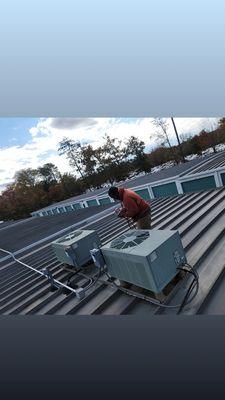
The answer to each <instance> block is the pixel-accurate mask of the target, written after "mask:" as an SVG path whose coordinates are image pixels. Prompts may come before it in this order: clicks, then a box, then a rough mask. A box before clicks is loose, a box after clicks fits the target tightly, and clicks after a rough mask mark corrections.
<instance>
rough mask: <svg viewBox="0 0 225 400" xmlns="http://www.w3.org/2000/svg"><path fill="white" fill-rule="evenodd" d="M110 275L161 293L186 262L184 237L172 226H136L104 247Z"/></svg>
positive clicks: (103, 252) (103, 251) (103, 250)
mask: <svg viewBox="0 0 225 400" xmlns="http://www.w3.org/2000/svg"><path fill="white" fill-rule="evenodd" d="M101 251H102V254H103V256H104V259H105V263H106V265H107V267H108V272H109V275H110V276H112V277H115V278H119V279H121V280H124V281H126V282H130V283H133V284H134V285H136V286H140V287H142V288H145V289H148V290H151V291H152V292H154V293H160V292H161V291H162V290H163V289H164V288H165V286H166V285H167V284H168V283H169V282H170V281H171V280H172V279H173V278H174V276H175V275H176V274H177V273H178V270H177V267H179V266H181V265H182V264H183V262H186V257H185V253H184V250H183V247H182V243H181V239H180V236H179V233H178V232H177V231H172V230H157V229H152V230H136V229H133V230H131V231H129V232H126V233H124V234H123V235H121V236H119V237H118V238H117V239H115V240H113V241H112V242H111V243H108V244H106V245H104V246H102V247H101Z"/></svg>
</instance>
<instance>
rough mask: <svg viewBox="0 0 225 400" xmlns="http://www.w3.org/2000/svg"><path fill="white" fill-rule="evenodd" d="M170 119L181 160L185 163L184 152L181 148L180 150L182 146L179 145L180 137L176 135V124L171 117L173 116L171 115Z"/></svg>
mask: <svg viewBox="0 0 225 400" xmlns="http://www.w3.org/2000/svg"><path fill="white" fill-rule="evenodd" d="M171 120H172V123H173V127H174V130H175V134H176V137H177V141H178V146H179V149H180V155H181V158H182V160H183V162H184V163H185V162H186V160H185V157H184V154H183V150H182V146H181V142H180V138H179V136H178V133H177V128H176V125H175V122H174V119H173V117H171Z"/></svg>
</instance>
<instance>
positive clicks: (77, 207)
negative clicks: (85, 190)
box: [73, 203, 81, 210]
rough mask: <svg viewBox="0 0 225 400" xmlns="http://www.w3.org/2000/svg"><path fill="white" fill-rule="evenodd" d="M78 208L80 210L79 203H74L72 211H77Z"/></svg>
mask: <svg viewBox="0 0 225 400" xmlns="http://www.w3.org/2000/svg"><path fill="white" fill-rule="evenodd" d="M80 208H81V205H80V203H75V204H73V209H74V210H79V209H80Z"/></svg>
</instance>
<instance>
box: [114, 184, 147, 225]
mask: <svg viewBox="0 0 225 400" xmlns="http://www.w3.org/2000/svg"><path fill="white" fill-rule="evenodd" d="M118 190H119V196H120V200H121V202H122V204H123V211H122V213H123V215H124V216H125V217H127V218H134V219H135V220H137V219H139V218H142V217H144V216H145V215H146V214H147V213H148V212H150V205H149V204H148V203H147V202H146V201H145V200H144V199H142V197H141V196H139V195H138V194H137V193H135V192H133V191H132V190H130V189H124V188H118Z"/></svg>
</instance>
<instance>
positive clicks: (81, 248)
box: [52, 230, 101, 269]
mask: <svg viewBox="0 0 225 400" xmlns="http://www.w3.org/2000/svg"><path fill="white" fill-rule="evenodd" d="M100 245H101V242H100V239H99V237H98V235H97V232H95V231H89V230H80V231H79V230H78V231H74V232H71V233H69V234H68V235H66V236H63V237H61V238H59V239H57V240H55V241H54V242H52V248H53V250H54V252H55V255H56V257H57V258H58V260H59V261H61V262H62V263H64V264H69V265H72V266H73V267H75V268H77V269H78V268H80V267H82V266H83V265H85V264H86V263H87V262H88V261H89V260H90V259H91V255H90V250H91V249H93V248H94V247H98V246H100Z"/></svg>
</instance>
